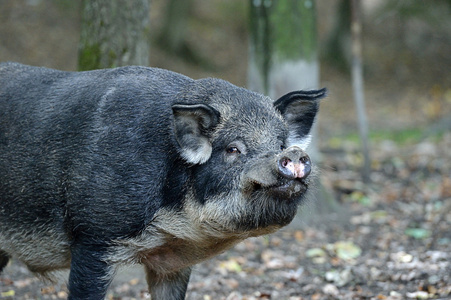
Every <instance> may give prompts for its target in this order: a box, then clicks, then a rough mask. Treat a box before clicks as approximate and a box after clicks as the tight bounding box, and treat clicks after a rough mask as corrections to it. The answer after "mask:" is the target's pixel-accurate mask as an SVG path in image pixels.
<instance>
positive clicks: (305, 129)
mask: <svg viewBox="0 0 451 300" xmlns="http://www.w3.org/2000/svg"><path fill="white" fill-rule="evenodd" d="M326 93H327V90H326V89H325V88H323V89H320V90H312V91H296V92H291V93H288V94H286V95H284V96H282V97H280V98H279V99H278V100H277V101H275V102H274V107H275V108H276V109H277V110H279V111H280V113H281V114H282V116H283V117H284V118H285V120H286V121H287V123H288V129H289V136H288V141H287V144H288V146H292V145H298V146H300V147H301V148H303V149H305V148H306V147H307V146H308V143H309V142H310V137H309V136H308V133H309V132H310V129H311V128H312V126H313V122H314V121H315V116H316V113H317V112H318V109H319V101H318V100H319V99H321V98H324V97H325V96H326Z"/></svg>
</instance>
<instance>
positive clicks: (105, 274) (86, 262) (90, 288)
mask: <svg viewBox="0 0 451 300" xmlns="http://www.w3.org/2000/svg"><path fill="white" fill-rule="evenodd" d="M106 251H107V247H104V246H99V245H85V244H81V243H75V244H73V245H72V246H71V255H72V261H71V267H70V274H69V298H68V299H70V300H75V299H92V300H94V299H95V300H101V299H104V298H105V295H106V292H107V289H108V286H109V285H110V283H111V280H112V278H113V275H114V270H113V268H112V267H111V266H109V265H108V264H107V263H106V262H105V260H104V257H105V254H106Z"/></svg>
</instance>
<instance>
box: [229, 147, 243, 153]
mask: <svg viewBox="0 0 451 300" xmlns="http://www.w3.org/2000/svg"><path fill="white" fill-rule="evenodd" d="M226 152H227V153H228V154H241V151H240V149H238V147H233V146H232V147H228V148H227V149H226Z"/></svg>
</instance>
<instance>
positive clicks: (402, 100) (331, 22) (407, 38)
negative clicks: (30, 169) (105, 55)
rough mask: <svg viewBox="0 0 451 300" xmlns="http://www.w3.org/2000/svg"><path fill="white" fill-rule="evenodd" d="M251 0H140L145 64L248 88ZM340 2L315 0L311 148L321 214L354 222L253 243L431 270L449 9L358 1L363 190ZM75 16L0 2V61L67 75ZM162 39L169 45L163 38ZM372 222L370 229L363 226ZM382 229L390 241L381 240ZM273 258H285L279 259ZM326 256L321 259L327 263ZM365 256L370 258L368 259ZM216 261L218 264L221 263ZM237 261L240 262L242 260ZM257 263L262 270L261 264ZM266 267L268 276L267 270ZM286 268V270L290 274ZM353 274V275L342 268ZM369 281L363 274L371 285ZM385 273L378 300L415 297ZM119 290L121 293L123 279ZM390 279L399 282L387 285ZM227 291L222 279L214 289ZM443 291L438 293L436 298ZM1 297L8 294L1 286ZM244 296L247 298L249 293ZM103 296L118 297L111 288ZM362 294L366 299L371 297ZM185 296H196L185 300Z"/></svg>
mask: <svg viewBox="0 0 451 300" xmlns="http://www.w3.org/2000/svg"><path fill="white" fill-rule="evenodd" d="M251 2H252V3H254V5H255V4H256V3H260V4H261V3H267V4H268V3H271V1H270V0H258V1H256V0H254V1H243V0H227V1H225V0H209V1H201V0H185V1H165V0H151V4H150V11H149V16H150V23H149V25H148V28H149V32H148V37H147V38H148V39H149V43H150V53H149V54H148V65H149V66H152V67H160V68H165V69H169V70H172V71H176V72H180V73H182V74H185V75H187V76H190V77H192V78H203V77H218V78H222V79H225V80H228V81H230V82H232V83H234V84H236V85H238V86H245V87H246V86H249V83H248V82H249V81H248V73H249V65H250V61H251V59H252V57H251V56H252V54H250V53H251V52H250V50H249V49H250V36H251V29H250V28H251V27H252V26H251V25H252V23H251V21H250V14H251V5H250V3H251ZM305 2H306V3H307V2H311V1H305ZM174 3H176V6H175V7H174ZM350 3H351V1H350V0H339V1H338V0H337V1H326V0H317V1H315V6H316V7H315V13H316V21H315V23H316V28H317V36H316V41H317V47H316V51H317V60H318V62H319V83H318V84H317V85H318V87H327V88H328V90H329V96H328V97H327V98H326V99H325V100H323V101H322V103H321V108H320V113H319V121H318V128H317V130H318V134H317V137H318V139H317V143H318V148H319V151H320V153H322V159H321V163H320V164H321V169H322V173H321V181H322V183H321V185H323V186H324V187H325V189H324V190H325V191H326V192H325V195H323V196H324V197H326V198H327V197H330V198H332V200H331V202H333V203H332V204H331V207H332V209H330V207H329V208H326V210H327V211H329V213H330V211H340V210H341V209H342V208H343V207H345V210H347V211H348V213H349V214H351V215H353V216H354V217H355V218H354V219H353V217H352V216H348V217H345V218H344V219H345V220H346V222H349V220H351V223H352V226H351V228H349V227H347V226H348V225H346V222H343V218H341V219H342V220H341V221H340V222H341V223H340V224H344V225H340V226H341V227H337V228H334V229H333V230H331V229H330V228H329V229H325V231H324V232H325V234H324V235H321V230H322V229H321V225H315V226H316V227H315V230H314V232H313V231H309V229H302V230H301V231H295V232H294V233H293V234H292V235H290V234H288V235H287V234H285V235H282V236H281V237H280V236H279V237H278V239H279V240H277V238H274V239H275V241H274V240H273V239H272V240H269V241H265V240H260V241H259V243H261V244H262V245H263V246H268V245H273V244H277V245H276V246H281V244H282V245H283V243H281V242H283V241H284V239H285V238H287V239H290V238H291V239H294V240H295V241H298V242H302V243H301V244H299V245H297V247H298V249H301V248H302V247H304V248H306V249H307V248H309V247H310V248H315V245H314V243H323V245H325V244H327V243H331V242H335V241H337V240H340V239H347V240H352V241H353V243H354V244H353V245H357V246H359V247H360V249H363V252H364V253H365V250H367V251H373V250H374V249H378V250H381V251H382V250H383V252H384V251H385V252H387V253H392V254H393V253H398V252H397V251H398V250H399V249H401V250H403V251H404V250H405V251H407V252H408V253H411V254H412V255H413V256H414V257H415V255H418V259H419V260H420V261H426V262H428V263H430V264H433V263H434V262H432V261H430V260H428V259H429V258H425V257H421V256H420V254H419V253H420V252H421V251H422V250H421V249H423V250H424V249H426V250H427V249H435V250H437V251H444V252H443V253H445V252H446V251H448V252H449V250H450V245H451V236H450V233H449V228H450V226H451V205H449V204H450V202H451V201H450V199H451V179H450V177H451V151H450V148H451V133H450V132H451V72H450V70H451V1H449V0H435V1H420V0H362V1H360V3H361V12H362V16H361V22H362V33H361V37H362V66H363V78H364V95H365V103H366V109H365V112H366V115H367V117H368V128H369V137H370V142H369V143H370V151H371V161H370V167H371V169H372V174H371V179H372V184H369V185H365V184H363V182H362V179H361V176H360V173H359V172H360V169H361V166H362V164H363V159H364V157H363V155H362V153H361V142H360V138H359V134H358V132H359V131H358V126H357V113H356V108H355V104H354V100H353V89H352V76H351V62H352V56H351V54H352V51H351V50H352V42H351V40H352V38H351V30H350V28H351V21H350V20H351V13H350V5H351V4H350ZM82 14H83V8H82V1H73V0H14V1H9V0H0V61H2V62H3V61H16V62H21V63H24V64H30V65H35V66H45V67H50V68H56V69H61V70H67V71H76V70H79V69H80V63H79V52H80V51H79V50H80V47H81V46H80V45H81V42H80V37H81V36H82V35H83V28H82ZM169 36H170V37H171V38H172V39H168V38H167V37H169ZM293 38H294V37H293ZM312 76H316V75H312ZM308 77H309V75H308V74H307V76H306V78H307V79H308ZM301 88H302V87H301ZM327 195H329V196H327ZM317 197H320V196H317ZM321 197H322V196H321ZM337 203H338V206H337ZM326 206H328V205H326ZM349 207H351V209H349ZM375 212H376V213H375ZM356 216H357V217H356ZM362 216H366V218H367V219H365V218H363V217H362ZM358 217H362V218H360V219H359V218H358ZM313 218H314V219H315V217H313ZM317 219H318V218H317ZM339 219H340V217H337V216H336V215H334V214H333V213H332V215H328V217H326V218H319V221H320V223H321V222H322V223H327V222H329V223H330V225H332V226H335V224H336V223H335V222H336V221H337V220H339ZM325 220H326V221H325ZM353 220H354V221H353ZM365 220H367V221H365ZM400 220H405V221H400ZM373 221H374V222H375V223H377V226H376V225H369V223H371V222H373ZM398 221H399V222H401V223H398ZM330 225H329V226H330ZM372 226H375V227H372ZM338 228H340V229H338ZM384 228H389V229H386V230H385V229H384ZM394 228H396V229H394ZM296 230H297V229H296ZM347 230H348V231H347ZM384 230H385V231H384ZM393 230H394V231H393ZM387 232H395V233H394V234H393V235H389V234H387ZM326 233H327V234H326ZM379 233H381V234H382V233H383V234H384V237H378V238H377V243H378V244H377V245H373V244H372V243H373V241H374V240H375V239H376V236H377V235H378V234H379ZM355 234H358V236H359V237H357V236H356V235H355ZM370 237H373V239H371V238H370ZM365 238H367V239H365ZM306 240H309V241H306ZM381 241H384V243H385V242H386V245H385V246H381ZM393 243H395V244H393ZM396 243H401V244H402V246H400V245H399V244H396ZM254 246H255V245H254ZM254 246H253V245H251V244H244V246H243V245H242V246H241V248H238V250H236V251H238V253H242V254H243V253H247V252H249V251H250V250H249V249H251V250H252V249H255V247H254ZM253 247H254V248H253ZM414 249H415V250H414ZM285 250H286V251H285V253H287V252H289V251H288V250H287V249H285ZM426 250H425V251H426ZM240 251H241V252H240ZM252 251H253V250H252ZM333 251H335V250H333ZM333 251H332V252H333ZM409 251H410V252H409ZM332 252H331V251H329V252H328V253H329V255H332V254H330V253H332ZM423 252H424V251H423ZM271 253H273V254H274V252H271ZM334 253H335V252H334ZM367 253H368V252H367ZM260 254H262V253H260ZM263 254H264V253H263ZM263 254H262V255H263ZM237 255H238V254H237ZM243 255H244V254H243ZM262 255H260V256H259V255H257V254H256V257H257V256H258V259H257V260H259V261H260V262H262V261H263V265H264V266H265V264H264V263H265V262H266V261H265V257H264V255H263V256H262ZM295 255H296V257H299V259H301V260H302V262H301V264H303V265H304V266H308V264H306V262H307V261H308V258H305V257H303V254H301V255H300V256H299V254H295ZM359 255H360V254H358V255H357V256H359ZM409 255H410V254H409ZM447 255H448V257H449V254H447ZM332 256H333V255H332ZM243 257H244V256H243ZM369 257H375V255H374V253H373V255H372V256H369ZM377 257H378V258H379V259H380V260H381V264H382V265H381V266H377V265H373V266H370V267H366V268H367V269H368V270H370V269H371V270H372V271H371V272H373V269H374V268H376V270H379V267H380V270H383V268H384V265H385V264H386V263H387V261H389V262H390V261H394V260H396V259H397V258H396V257H398V256H390V255H389V254H387V256H383V255H382V254H381V255H379V256H377ZM443 257H445V256H443ZM329 258H330V257H329V256H328V258H327V259H326V264H324V265H321V263H320V265H321V266H324V270H323V271H324V272H326V270H329V268H330V267H331V265H330V264H332V266H334V267H335V268H340V267H343V266H344V265H346V264H347V261H346V260H343V259H341V260H340V257H338V262H337V260H335V261H334V260H331V261H329V260H328V259H329ZM220 259H222V260H223V261H224V260H225V261H227V262H229V261H230V260H227V259H228V258H227V257H224V256H223V257H222V258H220ZM356 259H357V260H358V259H359V258H356ZM443 259H445V258H443ZM450 259H451V257H449V259H448V261H449V260H450ZM244 261H246V262H248V263H249V261H252V259H251V258H247V259H244ZM367 261H368V257H367V258H363V257H360V262H361V263H362V265H363V266H366V265H365V264H366V262H367ZM269 262H272V260H271V257H270V259H269ZM327 263H329V265H327ZM342 263H343V264H342ZM232 264H236V265H234V266H235V267H236V266H238V267H240V266H241V265H242V264H244V262H243V258H242V259H241V260H239V259H236V260H232ZM219 265H220V264H219ZM205 266H206V268H208V266H211V268H212V269H215V268H216V270H217V269H218V268H217V266H218V263H213V265H208V263H207V264H206V265H205ZM283 266H284V268H285V267H286V265H283ZM312 266H313V267H312V269H308V267H306V271H305V272H304V273H303V274H304V275H303V276H305V277H302V276H301V275H299V277H296V276H297V275H296V274H297V273H296V274H295V273H293V274H294V275H293V274H292V275H293V276H294V277H289V279H288V282H283V284H282V286H281V287H282V288H287V286H289V285H290V284H293V282H298V283H299V282H302V281H304V280H305V281H309V280H310V279H312V278H313V277H315V276H317V275H315V274H316V273H315V271H314V270H316V269H315V268H319V267H318V266H319V265H318V264H316V263H314V264H313V265H312ZM266 267H267V269H271V266H267V265H266ZM353 268H354V267H353ZM444 268H445V269H444V270H442V269H441V270H442V272H439V273H437V274H438V275H437V276H438V277H439V278H438V280H436V281H434V282H432V281H430V282H429V283H428V284H429V286H433V288H434V289H435V292H430V294H433V295H435V296H437V297H439V295H445V297H447V296H449V295H451V288H450V287H449V282H450V278H449V274H450V272H449V271H450V270H451V267H450V265H449V264H448V265H446V266H445V267H444ZM219 269H220V270H219V271H218V273H220V274H222V273H224V272H225V273H233V274H234V272H235V271H236V273H240V272H239V270H238V271H237V270H234V269H233V267H232V269H228V267H227V266H226V267H224V268H222V269H221V267H219ZM267 269H264V270H265V271H267ZM276 269H277V268H276ZM271 270H272V269H271ZM294 270H295V271H296V272H297V271H299V270H300V269H296V268H294ZM312 270H313V271H312ZM380 270H379V271H380ZM353 272H357V270H356V269H355V268H354V269H353ZM362 272H363V271H362ZM380 272H385V271H380ZM431 272H432V271H431ZM19 273H20V272H19ZM200 273H202V272H200ZM203 273H204V274H205V276H207V275H210V277H211V275H212V274H211V273H209V272H207V271H203ZM301 273H302V272H301ZM373 273H374V272H373ZM373 273H371V274H370V275H368V274H367V276H369V277H370V279H371V278H373V277H372V276H373V275H374V274H373ZM306 274H307V275H306ZM378 274H379V273H378ZM431 274H432V273H431ZM446 274H448V275H446ZM229 275H230V274H229ZM257 275H258V274H257ZM310 275H311V277H309V276H310ZM379 275H380V274H379ZM379 275H377V274H376V275H374V276H375V277H378V276H379ZM442 275H443V276H442ZM196 276H197V277H196ZM240 276H241V277H242V276H244V275H242V274H241V275H240ZM290 276H291V275H290ZM362 276H363V275H362ZM365 276H366V275H365ZM390 276H392V277H390V278H391V279H390V280H391V281H392V283H393V284H394V285H392V286H390V287H388V288H385V287H384V288H382V287H380V286H378V287H377V288H376V290H377V289H378V288H379V289H380V290H383V291H385V292H382V294H383V295H386V296H387V297H388V295H389V291H390V289H393V290H396V291H397V290H398V289H399V291H400V294H401V295H402V296H403V297H404V296H406V295H407V294H406V293H412V289H414V290H416V289H418V290H419V289H420V288H419V287H418V286H419V285H420V283H418V282H420V281H421V280H422V279H421V278H419V279H418V280H417V281H415V280H416V277H415V276H413V277H411V278H410V277H409V278H410V279H409V280H410V281H409V282H410V283H409V284H410V290H408V291H407V290H406V289H408V287H409V286H408V284H407V283H406V282H407V281H406V280H404V281H403V280H401V281H397V279H396V278H397V277H396V276H395V277H393V276H394V275H393V274H391V275H390ZM431 276H432V275H431ZM447 276H448V277H447ZM363 277H364V276H363ZM363 277H362V278H363ZM205 278H206V277H205ZM303 278H304V279H303ZM320 278H321V279H320V280H319V281H318V280H317V282H316V284H317V286H319V288H318V290H315V288H312V290H308V291H307V290H305V289H304V290H303V293H304V294H310V295H315V293H319V294H321V295H326V296H324V297H326V298H321V297H318V298H315V299H330V298H327V297H332V296H333V295H332V296H331V294H330V293H329V294H328V293H327V292H326V291H325V290H324V288H321V287H322V286H323V287H324V283H325V282H330V280H326V279H324V277H321V276H320ZM365 278H366V277H365ZM400 278H401V277H400ZM194 279H195V282H196V280H197V283H193V284H192V285H190V290H191V292H192V293H193V291H198V292H199V293H200V294H202V291H203V290H202V289H203V288H204V287H205V286H206V284H203V285H202V281H203V280H205V279H204V277H202V276H201V275H195V277H194ZM373 279H374V278H373ZM398 279H399V278H398ZM420 279H421V280H420ZM312 280H315V278H313V279H312ZM321 280H322V281H321ZM426 281H427V280H426ZM124 282H126V284H127V282H128V285H129V286H130V282H129V281H124ZM269 282H270V281H269ZM269 282H267V284H268V285H270V286H271V289H275V290H277V286H276V287H274V286H272V285H273V283H269ZM400 282H403V283H402V284H406V286H405V287H403V288H399V286H401V283H400ZM421 282H423V281H421ZM431 282H432V283H431ZM446 282H448V283H446ZM229 283H230V282H229ZM232 283H233V284H231V286H229V291H228V292H223V298H222V299H225V297H227V295H229V294H230V293H231V291H233V290H234V289H235V288H237V287H238V286H240V283H241V282H240V280H239V279H238V281H237V282H232ZM347 283H348V282H346V283H345V284H344V286H346V284H347ZM1 284H2V283H1V281H0V285H1ZM209 284H210V285H211V284H213V283H212V282H209ZM260 284H261V282H260ZM332 284H334V285H335V286H338V287H339V288H340V285H339V284H338V283H335V282H333V281H332ZM213 285H214V284H213ZM227 285H228V283H227V282H226V283H225V285H224V284H223V285H222V287H223V288H224V286H226V287H227ZM243 286H244V283H241V288H243V289H244V287H243ZM396 286H398V288H397V287H396ZM282 288H281V289H282ZM444 288H447V290H445V291H444V292H443V291H442V290H443V289H444ZM143 289H145V287H143ZM369 289H370V290H371V288H369ZM425 289H427V286H426V288H425ZM440 289H442V290H440ZM4 290H5V291H6V292H8V288H5V289H4ZM63 290H64V289H63ZM251 290H252V288H251ZM244 291H246V292H249V293H250V294H252V291H248V290H246V289H244ZM433 291H434V290H433ZM440 291H442V292H440ZM115 293H116V295H122V294H121V292H120V291H117V290H116V292H115ZM205 293H206V294H205ZM205 293H204V294H203V295H204V296H203V299H219V298H208V297H207V298H206V296H205V295H207V294H208V293H207V292H205ZM269 293H270V294H271V292H269ZM337 293H339V294H340V293H341V294H340V295H344V294H343V293H345V292H344V291H342V290H341V289H340V291H339V292H337ZM434 293H435V294H434ZM440 293H441V294H440ZM48 294H52V293H51V292H49V293H48ZM125 294H126V293H125V292H124V295H125ZM224 295H225V296H224ZM230 295H231V294H230ZM230 295H229V296H230ZM252 295H253V294H252ZM263 295H264V294H263ZM327 295H328V296H327ZM337 295H338V294H337ZM373 295H377V293H376V292H373ZM198 296H199V295H198ZM335 296H336V295H335ZM414 296H415V295H414ZM435 296H434V297H435ZM63 297H64V292H63ZM199 297H200V296H199ZM274 297H275V298H274ZM274 297H273V298H274V299H282V298H277V297H276V296H274ZM337 297H338V296H337ZM343 297H344V298H342V299H351V298H346V297H345V296H343ZM434 297H431V298H434ZM44 298H45V297H44ZM257 298H258V297H257ZM261 298H264V297H261ZM338 298H340V297H338ZM190 299H196V296H192V298H190ZM197 299H201V298H197ZM227 299H229V298H227ZM230 299H242V298H239V297H238V298H230ZM243 299H244V298H243ZM246 299H252V298H246ZM258 299H260V298H258ZM283 299H285V298H283ZM286 299H288V298H286ZM290 299H291V298H290ZM296 299H301V298H296ZM368 299H369V298H368ZM378 299H396V298H378ZM399 299H401V298H399ZM443 299H444V298H443Z"/></svg>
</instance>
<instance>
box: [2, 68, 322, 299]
mask: <svg viewBox="0 0 451 300" xmlns="http://www.w3.org/2000/svg"><path fill="white" fill-rule="evenodd" d="M324 96H325V90H324V89H323V90H319V91H307V92H305V91H298V92H293V93H289V94H287V95H285V96H283V97H282V98H280V99H279V100H277V101H276V102H274V104H273V103H272V100H270V99H268V98H267V97H264V96H262V95H260V94H257V93H254V92H251V91H248V90H246V89H243V88H239V87H236V86H234V85H232V84H230V83H228V82H226V81H223V80H219V79H211V78H210V79H201V80H193V79H190V78H188V77H185V76H183V75H180V74H177V73H173V72H170V71H166V70H162V69H155V68H144V67H123V68H116V69H107V70H96V71H89V72H62V71H57V70H52V69H47V68H37V67H30V66H25V65H21V64H17V63H3V64H0V271H1V270H2V269H3V268H4V267H5V265H6V264H7V262H8V260H9V258H10V257H15V258H17V259H18V260H21V261H22V262H24V263H25V264H26V265H27V266H28V267H29V269H30V270H32V271H33V272H36V273H39V274H46V273H48V272H51V271H54V270H58V269H65V268H70V275H69V298H70V299H102V298H104V297H105V295H106V291H107V289H108V286H109V284H110V282H111V280H112V278H113V276H114V273H115V272H116V270H117V267H118V266H119V265H122V264H135V263H140V264H143V265H144V268H145V270H146V274H147V282H148V284H149V290H150V293H151V295H152V299H153V300H155V299H184V297H185V292H186V287H187V283H188V281H189V276H190V270H191V267H192V266H193V265H194V264H197V263H199V262H201V261H203V260H205V259H208V258H210V257H212V256H214V255H216V254H218V253H220V252H222V251H224V250H226V249H228V248H230V247H231V246H233V245H234V244H236V243H238V242H239V241H241V240H243V239H245V238H247V237H250V236H258V235H261V234H267V233H270V232H274V231H275V230H277V229H279V228H280V227H282V226H285V225H286V224H288V223H289V222H290V221H291V220H292V219H293V217H294V215H295V213H296V209H297V206H298V204H300V203H301V202H302V200H303V199H304V196H305V193H306V192H307V190H308V186H309V179H308V178H307V175H308V173H309V172H310V161H309V158H308V156H307V154H306V153H305V152H304V151H305V147H306V145H308V140H309V136H308V133H309V131H310V128H311V126H312V124H313V122H314V119H315V116H316V113H317V111H318V101H319V99H320V98H322V97H324ZM303 168H308V171H305V172H304V173H303V172H302V170H307V169H303ZM299 174H304V175H299Z"/></svg>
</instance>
